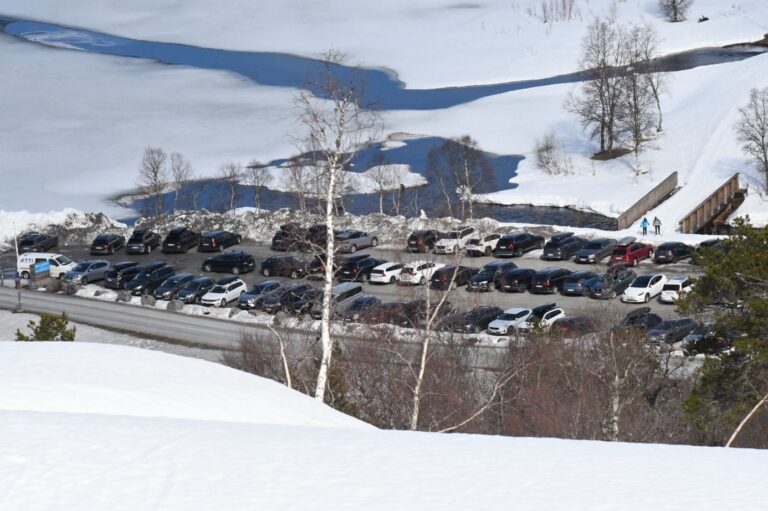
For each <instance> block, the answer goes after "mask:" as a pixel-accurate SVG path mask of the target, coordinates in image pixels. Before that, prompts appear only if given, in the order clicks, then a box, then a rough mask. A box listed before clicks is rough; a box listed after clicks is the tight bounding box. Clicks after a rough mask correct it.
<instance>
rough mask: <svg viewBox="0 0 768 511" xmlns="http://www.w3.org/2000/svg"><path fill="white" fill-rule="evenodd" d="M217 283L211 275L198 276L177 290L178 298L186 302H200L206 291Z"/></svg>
mask: <svg viewBox="0 0 768 511" xmlns="http://www.w3.org/2000/svg"><path fill="white" fill-rule="evenodd" d="M215 285H216V281H215V280H213V279H212V278H210V277H196V278H194V279H192V280H190V281H189V282H187V283H186V285H185V286H184V287H183V288H181V289H179V290H178V291H177V292H176V299H177V300H181V301H182V302H184V303H200V299H201V298H202V297H203V295H204V294H205V293H207V292H208V291H210V290H211V288H212V287H213V286H215Z"/></svg>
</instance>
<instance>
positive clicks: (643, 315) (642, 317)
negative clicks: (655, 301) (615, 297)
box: [618, 307, 663, 332]
mask: <svg viewBox="0 0 768 511" xmlns="http://www.w3.org/2000/svg"><path fill="white" fill-rule="evenodd" d="M662 321H663V320H662V318H661V316H659V315H658V314H656V313H654V312H651V308H650V307H640V308H639V309H635V310H633V311H630V312H629V313H628V314H627V315H626V316H625V317H624V319H622V320H621V323H619V326H618V329H619V330H622V329H637V330H642V331H644V332H645V331H648V330H652V329H653V328H654V327H655V326H656V325H658V324H659V323H661V322H662Z"/></svg>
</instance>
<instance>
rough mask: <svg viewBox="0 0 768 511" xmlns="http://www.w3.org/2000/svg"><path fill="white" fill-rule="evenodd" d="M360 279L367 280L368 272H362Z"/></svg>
mask: <svg viewBox="0 0 768 511" xmlns="http://www.w3.org/2000/svg"><path fill="white" fill-rule="evenodd" d="M360 280H361V281H363V282H368V274H366V273H363V274H362V275H361V276H360Z"/></svg>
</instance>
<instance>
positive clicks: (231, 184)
mask: <svg viewBox="0 0 768 511" xmlns="http://www.w3.org/2000/svg"><path fill="white" fill-rule="evenodd" d="M219 174H220V175H221V181H222V182H223V183H224V184H225V185H226V189H227V192H228V195H229V201H228V203H229V209H228V211H230V212H231V213H232V214H234V212H235V208H236V207H237V203H238V201H239V199H240V178H241V177H242V175H243V167H242V165H240V164H239V163H234V162H227V163H225V164H224V165H222V166H221V168H220V169H219Z"/></svg>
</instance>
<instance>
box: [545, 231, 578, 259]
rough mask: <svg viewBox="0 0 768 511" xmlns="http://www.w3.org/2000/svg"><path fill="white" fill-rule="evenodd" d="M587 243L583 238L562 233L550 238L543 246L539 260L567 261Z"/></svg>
mask: <svg viewBox="0 0 768 511" xmlns="http://www.w3.org/2000/svg"><path fill="white" fill-rule="evenodd" d="M587 243H588V241H587V240H585V239H584V238H580V237H578V236H573V234H572V233H570V232H564V233H561V234H556V235H554V236H552V237H551V238H550V239H549V241H547V244H546V245H544V253H543V254H542V255H541V258H542V259H544V260H548V261H567V260H568V259H570V258H571V257H573V256H574V255H575V254H576V252H578V251H579V250H581V249H582V248H584V246H585V245H586V244H587Z"/></svg>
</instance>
